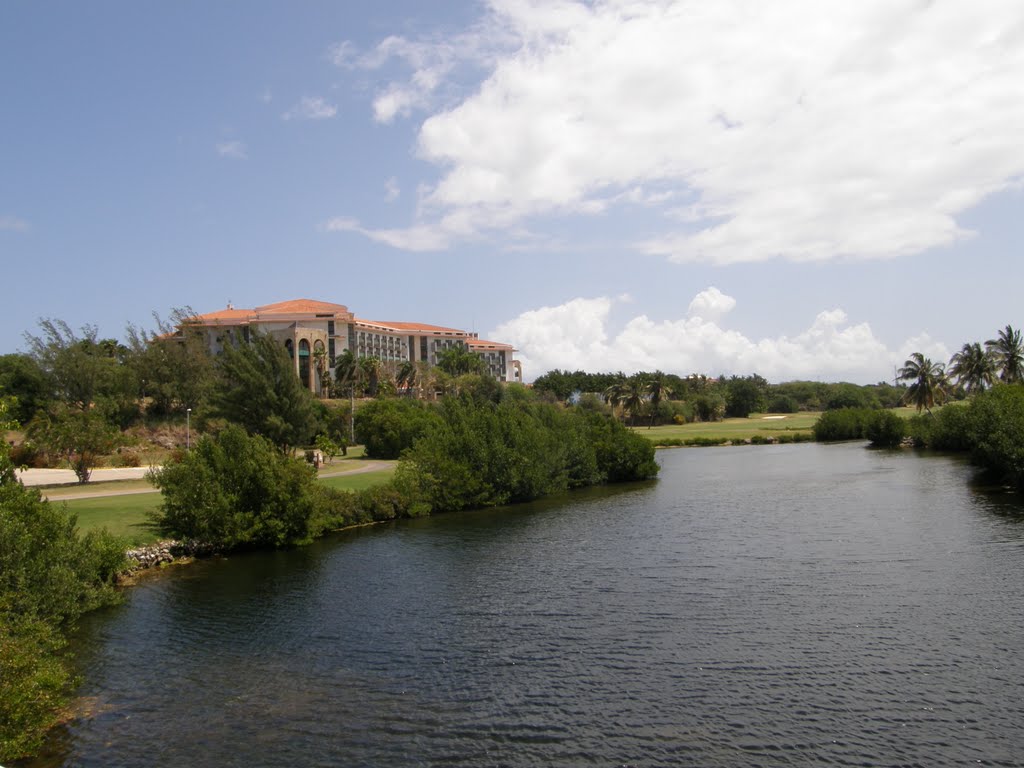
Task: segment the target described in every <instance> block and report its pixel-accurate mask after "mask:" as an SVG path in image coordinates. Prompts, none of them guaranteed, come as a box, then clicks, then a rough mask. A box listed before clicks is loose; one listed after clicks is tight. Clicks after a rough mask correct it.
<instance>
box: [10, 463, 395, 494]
mask: <svg viewBox="0 0 1024 768" xmlns="http://www.w3.org/2000/svg"><path fill="white" fill-rule="evenodd" d="M353 465H355V466H353ZM394 465H395V462H393V461H359V462H358V463H357V462H355V461H340V462H338V463H337V464H328V465H327V466H325V467H323V468H322V469H321V470H320V475H319V476H320V477H338V476H339V475H362V474H365V473H367V472H377V471H378V470H382V469H388V468H389V467H393V466H394ZM148 471H149V468H148V467H146V468H142V467H131V468H123V469H96V470H94V471H93V473H92V482H97V483H98V482H104V481H107V480H136V479H139V478H143V477H145V476H146V473H147V472H148ZM60 473H64V474H60ZM100 473H103V474H100ZM115 473H134V474H127V475H120V476H118V475H116V474H115ZM65 475H67V476H69V477H68V479H59V478H63V477H65ZM18 476H19V477H20V478H22V480H21V481H22V483H24V484H25V485H56V484H57V483H74V482H76V481H77V479H78V478H76V477H75V473H74V472H72V471H71V470H70V469H26V470H23V471H22V470H19V471H18ZM26 476H27V479H26ZM51 478H58V479H51ZM79 488H80V486H75V489H74V490H71V489H67V488H54V489H51V490H48V491H45V490H44V491H43V496H44V497H45V498H47V499H49V500H50V501H67V500H69V499H99V498H103V497H105V496H133V495H135V494H140V493H156V492H157V490H156V489H155V488H121V489H115V488H105V489H103V490H101V491H84V492H83V491H81V490H78V489H79Z"/></svg>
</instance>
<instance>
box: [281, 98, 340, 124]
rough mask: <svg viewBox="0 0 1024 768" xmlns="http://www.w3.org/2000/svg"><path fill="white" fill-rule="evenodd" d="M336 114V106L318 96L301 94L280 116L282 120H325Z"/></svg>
mask: <svg viewBox="0 0 1024 768" xmlns="http://www.w3.org/2000/svg"><path fill="white" fill-rule="evenodd" d="M336 114H338V108H337V107H336V106H334V105H333V104H330V103H329V102H327V101H326V100H324V99H323V98H321V97H320V96H315V97H314V96H303V97H302V99H301V101H299V103H298V104H296V105H295V106H294V107H292V108H291V109H289V110H288V111H287V112H285V113H284V114H283V115H281V118H282V119H284V120H326V119H328V118H331V117H334V116H335V115H336Z"/></svg>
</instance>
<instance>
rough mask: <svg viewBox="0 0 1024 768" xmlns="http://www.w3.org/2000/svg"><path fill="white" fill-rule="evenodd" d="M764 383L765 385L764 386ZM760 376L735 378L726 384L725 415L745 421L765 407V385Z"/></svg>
mask: <svg viewBox="0 0 1024 768" xmlns="http://www.w3.org/2000/svg"><path fill="white" fill-rule="evenodd" d="M762 382H764V384H762ZM766 384H767V382H765V381H764V379H762V378H761V377H760V376H756V375H755V376H749V377H739V376H733V377H732V378H731V379H729V380H728V382H726V384H725V415H726V416H733V417H735V418H741V419H745V418H747V417H748V416H749V415H750V414H752V413H754V412H756V411H763V410H764V407H765V398H764V385H766Z"/></svg>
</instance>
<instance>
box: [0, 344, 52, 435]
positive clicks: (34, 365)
mask: <svg viewBox="0 0 1024 768" xmlns="http://www.w3.org/2000/svg"><path fill="white" fill-rule="evenodd" d="M0 397H15V398H17V403H16V405H15V406H14V408H12V409H11V416H12V417H13V418H14V420H15V421H16V422H18V423H19V424H27V423H28V422H29V421H31V420H32V417H33V416H35V415H36V414H37V413H39V412H40V411H43V410H45V408H46V407H47V405H49V403H50V402H51V401H52V398H53V396H52V394H51V392H50V385H49V382H48V381H47V378H46V374H45V373H44V372H43V369H42V368H40V366H39V363H38V362H36V360H35V359H34V358H32V357H30V356H29V355H23V354H10V355H0Z"/></svg>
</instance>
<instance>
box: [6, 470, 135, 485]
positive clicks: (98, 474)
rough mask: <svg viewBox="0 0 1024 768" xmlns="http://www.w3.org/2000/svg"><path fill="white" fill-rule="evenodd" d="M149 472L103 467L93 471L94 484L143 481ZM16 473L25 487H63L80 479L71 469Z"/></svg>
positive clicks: (17, 471) (20, 471)
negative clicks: (113, 481)
mask: <svg viewBox="0 0 1024 768" xmlns="http://www.w3.org/2000/svg"><path fill="white" fill-rule="evenodd" d="M147 472H149V467H119V468H116V469H115V468H109V469H108V468H106V467H102V468H100V469H94V470H93V471H92V482H94V483H102V482H105V481H107V480H141V479H142V478H144V477H145V476H146V473H147ZM14 473H15V474H16V475H17V476H18V479H19V480H21V482H22V484H23V485H62V484H66V483H77V482H78V477H76V476H75V473H74V472H73V471H72V470H70V469H16V470H15V471H14Z"/></svg>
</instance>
